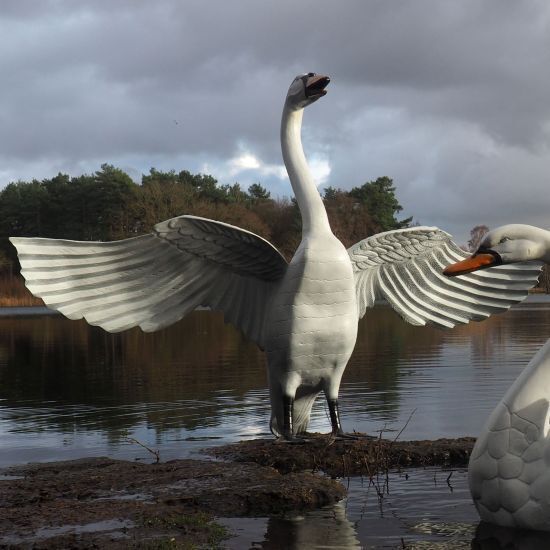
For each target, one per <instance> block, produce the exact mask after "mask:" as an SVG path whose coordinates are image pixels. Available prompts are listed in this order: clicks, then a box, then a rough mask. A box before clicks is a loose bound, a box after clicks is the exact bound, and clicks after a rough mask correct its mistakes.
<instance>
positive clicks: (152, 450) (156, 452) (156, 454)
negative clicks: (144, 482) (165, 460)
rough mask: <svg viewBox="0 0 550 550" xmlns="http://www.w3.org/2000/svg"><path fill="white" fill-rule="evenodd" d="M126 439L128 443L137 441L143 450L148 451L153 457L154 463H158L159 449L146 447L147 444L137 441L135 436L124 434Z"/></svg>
mask: <svg viewBox="0 0 550 550" xmlns="http://www.w3.org/2000/svg"><path fill="white" fill-rule="evenodd" d="M126 439H127V440H128V441H129V442H130V443H137V444H138V445H140V446H141V447H143V448H144V449H145V450H147V451H149V452H150V453H151V454H152V455H153V456H154V457H155V464H158V463H159V462H160V451H159V450H158V449H157V450H156V451H155V450H154V449H151V447H147V445H145V444H144V443H142V442H141V441H138V440H137V439H136V438H135V437H130V436H126Z"/></svg>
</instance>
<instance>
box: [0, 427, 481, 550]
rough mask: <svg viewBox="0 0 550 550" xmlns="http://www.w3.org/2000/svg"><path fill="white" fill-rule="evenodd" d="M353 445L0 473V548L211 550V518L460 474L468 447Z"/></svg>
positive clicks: (90, 462)
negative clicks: (349, 482) (361, 485)
mask: <svg viewBox="0 0 550 550" xmlns="http://www.w3.org/2000/svg"><path fill="white" fill-rule="evenodd" d="M357 435H358V439H356V440H344V441H342V440H334V438H332V437H331V436H326V435H320V434H311V435H310V436H309V437H308V438H307V440H306V441H305V442H304V443H302V444H289V443H281V442H277V441H275V440H273V439H269V440H268V439H259V440H250V441H243V442H239V443H234V444H229V445H223V446H220V447H211V448H208V449H205V450H204V451H203V452H204V454H207V455H210V456H213V457H215V459H203V460H199V459H178V460H170V461H167V462H160V463H154V464H143V463H141V462H135V461H134V462H132V461H125V460H113V459H110V458H82V459H77V460H71V461H60V462H46V463H34V464H26V465H19V466H12V467H8V468H4V469H0V547H3V545H6V546H8V547H10V548H28V547H29V545H35V546H33V547H39V548H59V547H71V548H89V547H91V546H93V545H96V546H97V547H106V546H108V547H109V548H127V547H128V546H131V547H133V548H168V547H174V546H176V545H178V544H181V545H185V544H195V545H197V546H201V545H202V546H204V545H206V546H208V547H209V548H210V547H212V548H216V547H219V546H220V545H221V544H222V542H223V540H225V539H227V538H230V537H231V533H229V532H228V531H227V530H226V529H225V528H223V527H222V526H220V525H219V524H218V523H216V521H215V518H229V517H265V516H272V515H276V516H277V515H281V514H283V513H285V512H290V511H295V512H297V511H305V510H311V509H314V508H319V507H322V506H325V505H329V504H333V503H336V502H338V501H339V500H341V499H342V498H344V497H345V495H346V489H345V487H344V484H343V483H342V482H341V481H340V480H339V479H338V478H340V479H342V478H346V477H348V476H350V475H362V476H367V478H368V477H369V476H370V477H371V478H372V476H373V475H375V474H376V473H380V472H384V471H388V470H389V469H394V468H407V467H418V466H428V465H431V466H437V465H440V466H447V467H449V466H452V467H465V466H466V465H467V462H468V458H469V456H470V452H471V449H472V447H473V444H474V441H475V440H474V438H471V437H465V438H458V439H439V440H426V441H403V442H400V441H390V440H385V439H381V438H376V437H367V436H361V435H360V434H357ZM216 459H217V460H216ZM220 459H223V460H220Z"/></svg>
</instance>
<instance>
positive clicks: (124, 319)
mask: <svg viewBox="0 0 550 550" xmlns="http://www.w3.org/2000/svg"><path fill="white" fill-rule="evenodd" d="M10 240H11V242H12V243H13V244H14V245H15V247H16V248H17V251H18V254H19V261H20V263H21V273H22V274H23V276H24V277H25V279H26V285H27V287H28V288H29V289H30V291H31V292H32V293H33V294H35V295H36V296H39V297H41V298H42V299H43V300H44V302H45V303H46V304H47V305H48V306H49V307H51V308H53V309H56V310H58V311H60V312H61V313H63V314H64V315H66V316H67V317H69V318H70V319H80V318H82V317H84V318H85V319H86V320H87V321H88V322H89V323H90V324H92V325H99V326H100V327H103V328H104V329H105V330H107V331H109V332H118V331H121V330H125V329H128V328H131V327H134V326H140V327H141V328H142V329H143V330H144V331H148V332H150V331H155V330H158V329H160V328H163V327H165V326H168V325H170V324H171V323H174V322H175V321H177V320H179V319H181V318H182V317H183V316H184V315H185V314H187V313H189V312H190V311H192V310H193V309H195V308H196V307H198V306H207V307H210V308H212V309H217V310H221V311H223V312H224V315H225V318H226V320H227V321H230V322H232V323H233V324H234V325H236V326H237V327H238V328H240V329H241V330H242V331H243V332H244V333H245V334H246V335H247V336H248V337H249V338H250V339H251V340H253V341H255V342H257V343H259V344H260V345H262V335H263V320H264V308H265V304H266V302H267V301H268V298H269V294H270V291H271V289H272V287H273V285H274V282H275V281H276V280H277V279H279V278H280V277H282V275H283V274H284V272H285V270H286V266H287V263H286V261H285V259H284V258H283V257H282V256H281V254H280V253H279V252H278V251H277V250H276V249H275V248H274V247H273V246H272V245H271V244H269V243H268V242H267V241H266V240H264V239H262V238H261V237H258V236H257V235H254V234H253V233H250V232H248V231H244V230H242V229H239V228H238V227H234V226H231V225H228V224H225V223H221V222H215V221H212V220H208V219H205V218H198V217H195V216H181V217H178V218H173V219H171V220H167V221H165V222H162V223H159V224H157V225H156V226H155V228H154V232H153V233H152V234H149V235H144V236H141V237H135V238H132V239H126V240H122V241H114V242H106V243H103V242H82V241H66V240H57V239H39V238H36V239H27V238H11V239H10Z"/></svg>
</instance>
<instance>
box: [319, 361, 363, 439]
mask: <svg viewBox="0 0 550 550" xmlns="http://www.w3.org/2000/svg"><path fill="white" fill-rule="evenodd" d="M344 368H345V365H344ZM343 372H344V369H343V368H342V369H338V370H336V371H335V372H334V374H333V375H332V376H331V378H330V380H328V382H326V383H325V397H326V398H327V404H328V411H329V415H330V424H331V426H332V435H333V436H334V437H337V438H339V439H357V437H356V436H355V435H353V434H347V433H345V432H344V430H343V429H342V423H341V421H340V410H339V407H338V392H339V390H340V380H341V379H342V374H343Z"/></svg>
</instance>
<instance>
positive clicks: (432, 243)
mask: <svg viewBox="0 0 550 550" xmlns="http://www.w3.org/2000/svg"><path fill="white" fill-rule="evenodd" d="M348 253H349V255H350V259H351V262H352V264H353V269H354V274H355V285H356V293H357V307H358V313H359V317H363V315H364V314H365V312H366V310H367V309H368V308H370V307H372V306H373V305H374V302H375V300H377V299H379V300H386V301H387V302H388V303H389V304H390V305H391V306H392V308H393V309H394V310H395V311H396V312H397V313H398V314H399V315H400V316H401V317H402V318H403V319H404V320H405V321H407V322H409V323H411V324H413V325H426V324H432V325H435V326H438V327H444V328H452V327H454V326H456V325H459V324H465V323H468V322H469V321H471V320H475V321H481V320H483V319H486V318H487V317H489V316H490V315H492V314H493V313H499V312H502V311H506V310H507V309H508V308H510V307H511V306H512V305H514V304H515V303H518V302H521V301H522V300H523V299H524V298H525V297H526V296H527V294H528V291H529V289H530V288H532V287H533V286H535V285H536V283H537V280H538V276H539V274H540V270H541V269H542V264H541V263H540V262H523V263H516V264H509V265H506V266H498V267H491V268H489V269H485V270H481V271H477V272H475V273H469V274H466V275H461V276H459V277H455V278H453V279H450V278H448V277H446V276H445V275H443V273H442V272H443V269H444V268H445V267H446V266H447V265H449V264H450V263H454V262H457V261H459V260H462V259H464V258H466V257H468V256H469V254H468V253H467V252H464V251H463V250H462V249H460V248H459V247H458V246H457V245H456V244H455V243H454V242H453V241H452V240H451V236H450V235H449V234H448V233H445V232H444V231H441V230H440V229H438V228H437V227H414V228H409V229H398V230H395V231H387V232H385V233H379V234H378V235H374V236H372V237H368V238H366V239H363V240H362V241H360V242H358V243H357V244H355V245H353V246H352V247H351V248H349V249H348Z"/></svg>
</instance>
